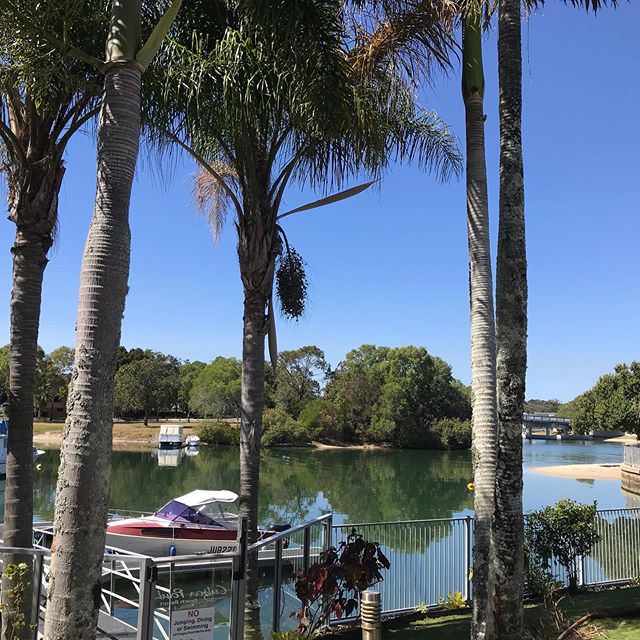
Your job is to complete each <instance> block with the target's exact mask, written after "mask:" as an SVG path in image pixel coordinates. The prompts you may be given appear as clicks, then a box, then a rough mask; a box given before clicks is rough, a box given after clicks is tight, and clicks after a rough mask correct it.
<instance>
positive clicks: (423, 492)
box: [2, 440, 640, 523]
mask: <svg viewBox="0 0 640 640" xmlns="http://www.w3.org/2000/svg"><path fill="white" fill-rule="evenodd" d="M178 455H179V457H178ZM622 455H623V454H622V446H620V445H617V444H605V443H591V442H552V441H542V440H538V441H534V442H526V443H525V444H524V468H525V488H524V501H525V509H526V510H531V509H537V508H539V507H541V506H544V505H547V504H552V503H554V502H556V501H557V500H559V499H560V498H563V497H569V498H573V499H575V500H578V501H580V502H592V501H594V500H597V502H598V506H599V507H600V508H602V509H606V508H617V507H635V506H640V501H637V500H634V499H633V498H631V497H629V496H627V495H626V494H623V493H622V491H621V489H620V483H619V481H613V480H595V481H594V480H586V481H585V480H573V479H570V478H557V477H552V476H545V475H540V474H537V473H533V472H531V471H529V469H530V468H531V467H536V466H545V465H557V464H578V463H615V462H620V461H621V460H622ZM38 462H39V463H40V469H39V470H37V471H36V475H35V496H34V497H35V511H36V513H37V514H38V516H40V517H41V518H43V519H46V520H49V519H51V517H52V516H53V507H54V498H55V485H56V474H57V470H58V463H59V452H58V451H56V450H49V451H47V453H46V455H44V456H43V457H42V458H40V460H39V461H38ZM172 465H173V466H172ZM238 476H239V474H238V450H237V449H234V448H227V447H216V448H207V447H203V448H202V450H201V451H200V452H199V454H198V455H195V456H188V455H186V454H185V453H184V452H179V453H178V452H169V453H160V456H158V452H157V451H117V452H115V453H114V454H113V473H112V483H111V505H112V507H113V508H116V509H123V510H124V509H131V510H137V509H140V510H144V511H153V510H155V509H157V508H158V507H160V506H162V505H163V504H164V503H165V502H167V501H168V500H170V499H172V498H174V497H177V496H180V495H182V494H184V493H187V492H189V491H192V490H193V489H231V490H234V491H237V489H238V482H239V477H238ZM471 478H472V472H471V455H470V453H469V452H451V451H408V450H322V451H320V450H315V449H273V450H266V451H264V452H263V454H262V467H261V487H260V512H261V513H260V515H261V518H262V521H263V523H269V522H292V523H295V522H302V521H305V520H308V519H309V518H312V517H314V516H317V515H320V514H321V513H324V512H326V511H333V512H334V514H335V520H334V521H335V522H336V523H340V522H371V521H390V520H409V519H423V518H447V517H451V516H458V515H467V514H469V513H470V512H471V509H472V506H473V494H472V492H470V491H469V490H468V489H467V484H468V483H469V482H470V481H471ZM2 502H3V501H2Z"/></svg>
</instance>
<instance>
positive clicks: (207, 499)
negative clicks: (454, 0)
mask: <svg viewBox="0 0 640 640" xmlns="http://www.w3.org/2000/svg"><path fill="white" fill-rule="evenodd" d="M175 499H176V500H177V501H178V502H182V504H186V505H187V507H199V506H202V505H204V504H209V503H211V502H235V501H236V500H237V499H238V494H237V493H233V491H205V490H204V489H196V490H195V491H191V493H186V494H185V495H183V496H180V497H179V498H175Z"/></svg>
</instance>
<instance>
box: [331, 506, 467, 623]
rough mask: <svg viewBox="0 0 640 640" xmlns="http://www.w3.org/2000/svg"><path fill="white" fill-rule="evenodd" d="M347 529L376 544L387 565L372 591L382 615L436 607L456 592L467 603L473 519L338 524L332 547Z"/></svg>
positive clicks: (343, 537) (338, 541) (345, 533)
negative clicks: (382, 577) (374, 593)
mask: <svg viewBox="0 0 640 640" xmlns="http://www.w3.org/2000/svg"><path fill="white" fill-rule="evenodd" d="M352 531H355V532H357V533H358V534H360V535H362V536H363V537H364V538H365V540H369V541H371V542H378V543H379V544H380V547H381V550H382V552H383V553H384V554H385V555H386V556H387V558H388V559H389V562H390V563H391V568H390V569H389V570H388V571H383V574H384V580H383V581H382V582H381V583H379V584H377V585H375V586H374V587H373V589H374V590H376V591H379V592H380V594H381V598H382V607H383V613H384V614H387V615H388V614H392V613H400V612H402V611H409V610H412V609H416V607H419V606H422V605H424V606H434V605H438V604H439V603H440V600H441V599H445V600H446V599H447V597H448V596H449V594H452V593H456V592H457V593H461V594H462V596H463V597H464V599H465V600H470V598H471V581H470V578H471V547H472V544H473V518H471V517H465V518H442V519H434V520H404V521H398V522H366V523H356V524H341V525H337V526H334V532H335V534H334V538H335V541H336V543H340V542H342V541H346V539H347V536H348V535H349V533H351V532H352Z"/></svg>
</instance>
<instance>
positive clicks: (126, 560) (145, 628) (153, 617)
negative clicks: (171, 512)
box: [0, 531, 241, 640]
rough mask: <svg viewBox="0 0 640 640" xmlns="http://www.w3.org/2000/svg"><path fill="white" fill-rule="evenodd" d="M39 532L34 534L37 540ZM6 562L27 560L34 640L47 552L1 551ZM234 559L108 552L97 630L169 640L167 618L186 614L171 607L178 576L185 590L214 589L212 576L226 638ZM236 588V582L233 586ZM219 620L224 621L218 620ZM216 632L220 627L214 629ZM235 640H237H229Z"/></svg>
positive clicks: (42, 610)
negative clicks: (220, 583)
mask: <svg viewBox="0 0 640 640" xmlns="http://www.w3.org/2000/svg"><path fill="white" fill-rule="evenodd" d="M41 534H42V531H39V532H37V533H36V535H41ZM7 556H10V559H11V560H13V558H14V557H16V556H17V557H19V558H20V559H21V561H23V559H27V558H31V559H32V566H31V569H30V571H29V575H28V581H29V587H30V590H31V593H32V606H31V619H30V621H29V625H30V626H32V627H33V629H34V635H33V638H34V640H37V638H38V631H39V628H40V622H41V620H43V619H44V613H45V608H46V601H45V597H46V590H47V586H48V576H49V570H50V562H51V551H50V550H49V549H45V548H33V549H17V548H12V547H0V565H2V566H3V567H4V562H5V559H6V558H7ZM236 563H238V555H237V554H216V555H210V554H196V555H190V556H169V557H166V558H149V557H147V556H141V555H136V554H129V553H128V552H126V551H123V550H121V549H116V548H115V547H109V548H108V553H105V555H104V557H103V567H102V584H103V587H102V591H101V601H102V606H101V608H100V611H101V612H102V613H103V614H105V615H106V617H101V618H100V620H99V622H98V627H99V628H102V627H106V628H104V631H106V632H107V633H110V634H111V635H117V633H119V632H121V631H122V630H123V629H130V630H134V631H135V632H136V640H169V638H170V637H171V631H170V626H171V619H172V614H174V613H175V611H176V610H180V609H181V608H182V609H184V608H189V605H190V604H191V603H190V602H189V601H188V600H187V601H186V602H184V601H176V600H177V599H176V597H175V596H176V591H180V592H182V593H184V589H183V588H182V589H180V588H178V589H176V584H178V585H180V584H181V580H182V576H183V575H184V576H186V578H185V581H184V584H188V581H189V580H191V581H193V576H194V575H197V576H198V577H197V580H198V583H197V584H198V585H199V586H201V585H202V584H203V581H205V580H208V579H211V580H212V581H213V584H214V585H215V583H216V578H215V576H216V574H217V575H218V576H220V574H222V575H223V576H224V578H223V580H224V582H225V583H226V584H225V587H224V588H223V590H222V593H221V592H220V590H219V589H218V590H215V589H214V590H211V591H210V593H211V599H212V600H217V601H220V600H222V601H223V606H222V607H221V608H220V609H221V610H223V611H222V613H223V614H224V610H226V612H227V613H226V616H227V618H226V621H223V622H222V626H227V627H229V630H230V633H231V629H232V627H233V625H234V624H237V621H236V620H234V619H233V610H232V608H231V602H232V601H233V600H234V599H235V601H236V602H237V601H241V598H240V597H238V596H236V597H235V598H234V594H233V587H234V579H233V571H234V570H235V569H237V566H235V565H236ZM236 582H237V581H236ZM201 593H202V592H201V591H200V592H197V595H196V599H197V601H196V602H195V604H196V605H197V606H201V605H202V602H203V598H202V596H201ZM223 617H224V616H223ZM218 626H220V625H219V624H218ZM231 637H236V638H237V637H240V636H231Z"/></svg>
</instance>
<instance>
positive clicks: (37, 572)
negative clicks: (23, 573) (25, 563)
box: [31, 553, 44, 640]
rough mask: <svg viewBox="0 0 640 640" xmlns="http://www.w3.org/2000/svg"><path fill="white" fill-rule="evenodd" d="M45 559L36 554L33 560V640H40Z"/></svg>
mask: <svg viewBox="0 0 640 640" xmlns="http://www.w3.org/2000/svg"><path fill="white" fill-rule="evenodd" d="M43 560H44V558H43V557H42V554H40V553H36V554H34V558H33V578H34V580H35V583H34V587H33V592H32V594H31V597H32V600H31V611H32V613H31V615H32V616H34V615H35V621H34V625H33V640H38V631H39V622H40V596H41V594H42V563H43Z"/></svg>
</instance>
